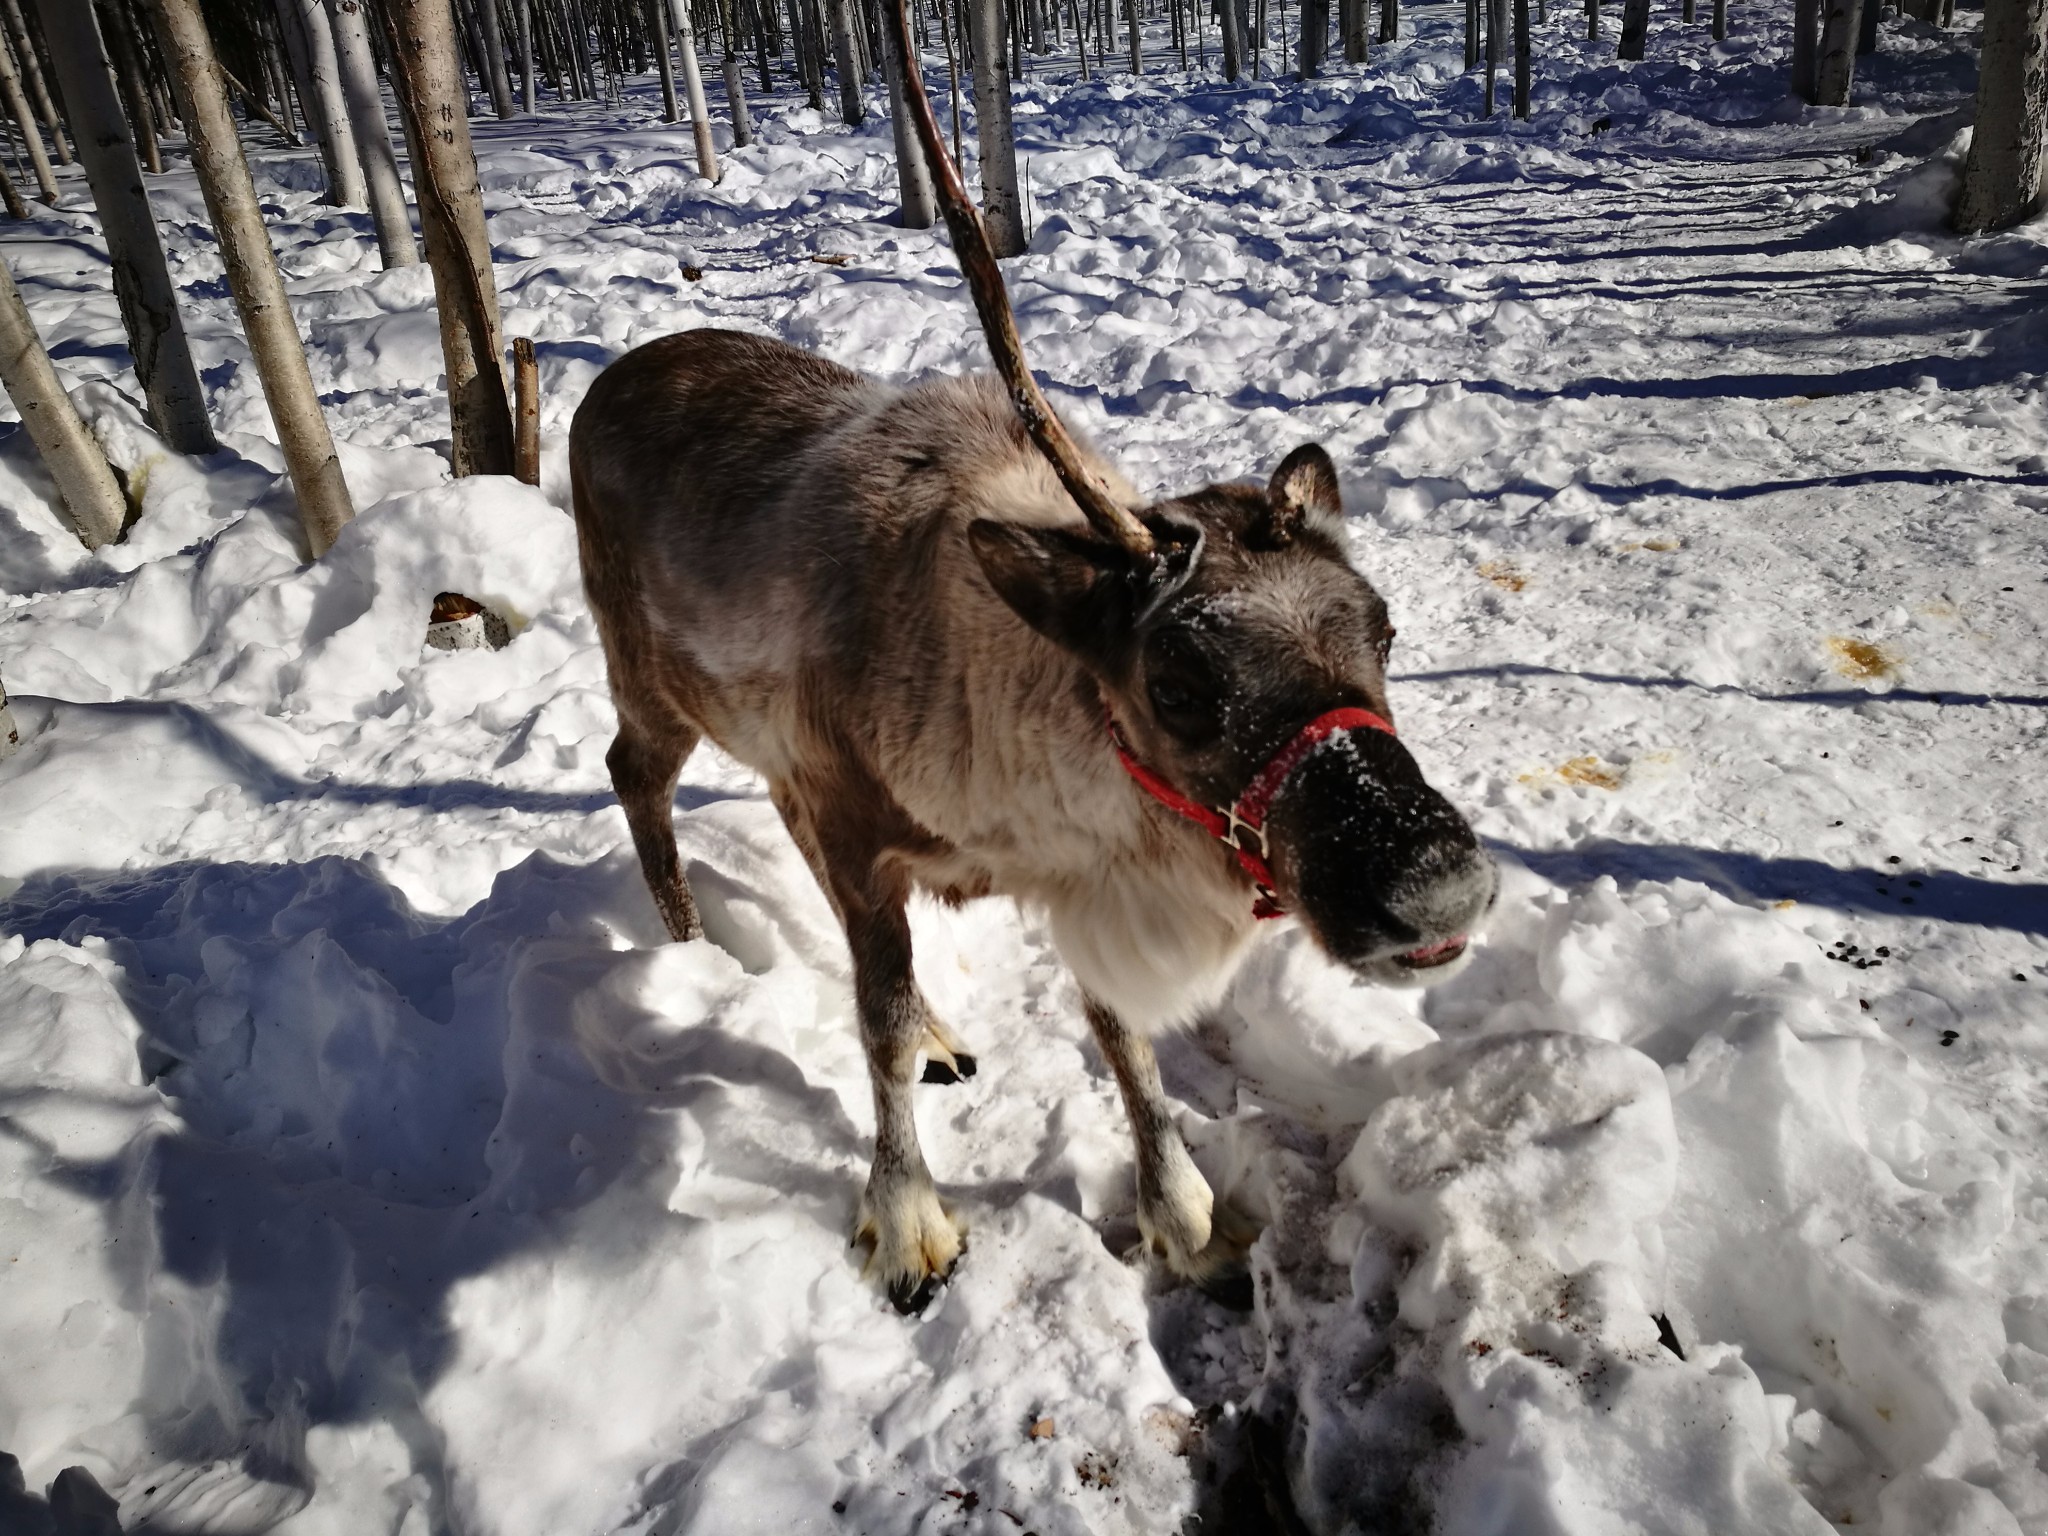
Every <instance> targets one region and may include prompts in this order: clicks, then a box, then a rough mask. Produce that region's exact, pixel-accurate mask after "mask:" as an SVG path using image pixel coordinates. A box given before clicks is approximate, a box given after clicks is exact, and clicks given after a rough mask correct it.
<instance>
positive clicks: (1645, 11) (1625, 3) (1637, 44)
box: [1614, 0, 1650, 59]
mask: <svg viewBox="0 0 2048 1536" xmlns="http://www.w3.org/2000/svg"><path fill="white" fill-rule="evenodd" d="M1649 41H1650V0H1621V37H1620V38H1619V39H1618V40H1617V41H1616V42H1615V45H1614V56H1615V57H1616V58H1617V59H1640V58H1641V57H1642V56H1643V49H1644V48H1645V47H1646V46H1647V45H1648V43H1649Z"/></svg>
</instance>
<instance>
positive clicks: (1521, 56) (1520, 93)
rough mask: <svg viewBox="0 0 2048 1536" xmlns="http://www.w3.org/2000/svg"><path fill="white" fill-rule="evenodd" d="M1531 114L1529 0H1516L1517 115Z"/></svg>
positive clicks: (1525, 116)
mask: <svg viewBox="0 0 2048 1536" xmlns="http://www.w3.org/2000/svg"><path fill="white" fill-rule="evenodd" d="M1528 115H1529V0H1515V116H1516V117H1518V118H1527V117H1528Z"/></svg>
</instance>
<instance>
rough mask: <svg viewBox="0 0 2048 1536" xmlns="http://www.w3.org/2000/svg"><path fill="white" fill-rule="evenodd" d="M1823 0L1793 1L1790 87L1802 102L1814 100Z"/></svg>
mask: <svg viewBox="0 0 2048 1536" xmlns="http://www.w3.org/2000/svg"><path fill="white" fill-rule="evenodd" d="M1820 6H1821V0H1792V80H1791V90H1792V94H1793V95H1794V96H1797V97H1798V98H1799V99H1800V100H1801V101H1812V100H1813V99H1814V92H1815V89H1816V79H1817V72H1818V68H1819V63H1820V58H1819V55H1820Z"/></svg>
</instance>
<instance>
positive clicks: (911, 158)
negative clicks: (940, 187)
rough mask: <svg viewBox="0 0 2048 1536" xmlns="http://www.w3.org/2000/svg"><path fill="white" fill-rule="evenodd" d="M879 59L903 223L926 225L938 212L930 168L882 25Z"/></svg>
mask: <svg viewBox="0 0 2048 1536" xmlns="http://www.w3.org/2000/svg"><path fill="white" fill-rule="evenodd" d="M882 63H883V67H884V68H885V69H887V70H888V72H889V127H890V130H891V132H892V133H893V134H894V135H895V138H896V185H897V189H898V191H899V192H900V193H901V194H902V198H903V227H904V228H905V229H930V228H931V227H932V223H933V221H934V220H936V219H937V218H938V215H939V205H938V200H937V197H938V195H937V193H936V192H935V191H934V189H933V187H932V168H931V166H930V165H928V164H926V163H925V157H924V146H923V145H922V144H920V143H919V142H918V140H917V127H916V125H915V124H914V123H913V122H912V121H911V117H910V110H911V109H910V101H909V98H908V97H907V96H905V95H904V92H905V91H907V90H908V89H909V86H908V84H907V83H906V81H905V79H904V74H905V71H904V68H903V60H902V58H901V57H900V55H899V53H898V50H897V47H896V34H895V31H894V30H893V29H892V28H889V27H886V26H885V27H884V28H883V29H882Z"/></svg>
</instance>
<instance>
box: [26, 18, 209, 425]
mask: <svg viewBox="0 0 2048 1536" xmlns="http://www.w3.org/2000/svg"><path fill="white" fill-rule="evenodd" d="M37 10H38V12H39V13H40V15H41V17H42V22H43V38H44V41H45V42H46V43H47V44H48V45H49V49H50V64H51V67H52V68H53V69H54V70H55V71H56V73H57V90H58V92H59V94H61V95H62V96H63V98H64V105H65V109H66V111H67V113H68V114H69V116H70V119H71V127H72V130H73V132H74V133H75V134H76V135H77V144H78V159H79V163H80V164H82V165H83V166H84V167H85V179H86V181H87V183H88V184H89V185H90V186H91V187H92V200H93V205H94V207H96V208H97V209H98V211H99V216H100V229H101V231H102V232H103V233H104V234H105V236H106V241H107V257H108V259H109V261H111V262H112V264H113V269H114V297H115V299H116V300H117V301H118V302H119V304H120V306H121V323H122V325H123V326H125V327H126V329H127V331H128V347H129V350H130V352H131V353H133V355H134V358H135V376H136V377H137V378H138V379H139V380H141V382H142V392H143V395H144V396H145V398H147V399H148V401H149V416H150V422H151V424H152V425H153V426H154V427H155V428H156V430H157V431H158V432H159V433H161V434H162V435H163V438H164V441H165V442H167V443H169V444H170V445H171V447H172V449H173V450H174V451H176V452H178V453H211V452H213V450H214V449H216V448H218V447H219V446H220V444H219V443H218V442H216V441H215V439H214V435H213V428H212V426H211V425H209V424H208V422H207V420H206V396H205V395H204V394H203V393H202V392H201V391H200V388H199V374H198V371H197V370H196V369H195V368H193V366H192V352H191V349H190V348H189V347H188V346H187V345H186V344H185V327H184V323H183V321H181V320H180V319H179V316H178V294H177V290H176V289H175V288H173V287H172V286H171V274H170V269H169V268H168V267H167V266H165V264H164V248H163V245H162V242H161V241H160V239H159V238H158V235H157V227H156V219H155V217H154V216H153V215H152V214H151V213H150V209H149V197H148V195H147V194H146V193H145V192H144V191H143V190H142V167H141V165H140V164H139V163H138V162H137V161H136V158H135V145H134V142H133V141H132V140H131V139H130V138H129V137H128V124H127V122H126V120H124V119H123V118H122V116H121V102H120V98H119V97H118V96H117V95H116V94H115V92H114V77H113V73H112V71H111V70H110V69H109V67H108V65H107V53H106V48H105V46H104V45H103V44H102V43H101V42H100V34H99V26H98V24H97V23H96V22H95V21H94V19H93V11H92V7H91V6H90V5H81V4H78V3H77V0H38V3H37Z"/></svg>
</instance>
